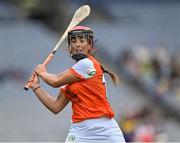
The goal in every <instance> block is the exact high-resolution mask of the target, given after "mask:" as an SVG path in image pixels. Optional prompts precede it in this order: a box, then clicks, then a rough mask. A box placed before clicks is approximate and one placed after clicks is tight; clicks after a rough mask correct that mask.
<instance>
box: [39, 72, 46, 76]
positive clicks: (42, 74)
mask: <svg viewBox="0 0 180 143" xmlns="http://www.w3.org/2000/svg"><path fill="white" fill-rule="evenodd" d="M45 74H46V72H45V71H44V72H41V73H39V74H38V75H39V76H40V77H43V76H44V75H45Z"/></svg>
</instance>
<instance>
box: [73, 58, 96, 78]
mask: <svg viewBox="0 0 180 143" xmlns="http://www.w3.org/2000/svg"><path fill="white" fill-rule="evenodd" d="M72 69H73V70H74V71H75V72H76V73H77V74H79V75H80V76H83V78H85V79H89V78H91V77H93V76H94V75H95V74H96V69H95V67H94V64H93V62H92V61H91V60H90V59H88V58H85V59H82V60H80V61H79V62H77V63H76V64H75V65H73V66H72Z"/></svg>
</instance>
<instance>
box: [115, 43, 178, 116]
mask: <svg viewBox="0 0 180 143" xmlns="http://www.w3.org/2000/svg"><path fill="white" fill-rule="evenodd" d="M170 49H171V48H167V47H165V46H162V45H161V46H159V47H157V48H154V50H152V49H151V47H147V46H137V47H133V48H124V50H123V51H122V52H121V53H120V55H119V57H118V60H117V63H116V64H117V67H118V69H119V71H120V72H121V73H122V75H123V76H124V77H125V79H126V81H128V82H129V83H131V84H133V85H134V86H136V87H138V88H139V89H141V90H142V91H144V92H146V93H148V95H149V97H150V98H151V99H153V100H154V101H155V102H158V104H160V105H162V106H163V107H164V108H165V109H167V111H170V113H172V115H174V116H176V117H178V119H180V106H179V101H180V57H179V55H180V49H178V48H177V49H176V50H173V51H171V50H170Z"/></svg>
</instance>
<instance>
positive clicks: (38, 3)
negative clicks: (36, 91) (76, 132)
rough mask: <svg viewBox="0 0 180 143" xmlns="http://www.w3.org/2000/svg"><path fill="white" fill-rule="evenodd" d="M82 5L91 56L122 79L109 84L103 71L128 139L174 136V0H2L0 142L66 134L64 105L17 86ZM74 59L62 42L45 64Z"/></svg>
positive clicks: (179, 23)
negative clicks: (55, 106) (53, 108)
mask: <svg viewBox="0 0 180 143" xmlns="http://www.w3.org/2000/svg"><path fill="white" fill-rule="evenodd" d="M83 4H89V5H90V6H91V9H92V11H91V15H90V17H88V19H86V20H85V21H84V22H83V23H82V24H84V25H87V26H90V27H91V28H92V29H93V30H94V33H95V39H97V40H98V41H97V42H96V44H95V46H96V48H97V53H96V56H97V57H98V58H99V59H101V61H103V63H104V64H105V65H106V66H107V67H111V68H113V69H114V71H116V72H117V73H118V75H119V76H120V79H121V83H120V85H119V86H118V87H117V88H115V87H113V85H112V84H111V81H110V79H109V78H108V77H106V78H107V79H108V83H107V84H108V97H109V100H110V102H111V104H112V106H113V109H114V111H115V112H116V120H117V121H118V123H119V124H120V126H121V129H122V130H123V132H124V134H125V135H126V140H127V141H148V140H149V141H171V142H173V141H180V120H179V119H180V106H179V101H180V59H179V55H180V49H179V46H180V43H179V38H180V2H179V1H178V0H177V1H176V0H171V1H168V0H151V1H148V0H136V1H133V0H126V1H124V0H119V1H118V0H107V1H102V0H99V1H95V0H91V1H81V0H66V1H65V0H53V1H51V0H18V1H16V0H6V1H4V0H0V141H1V142H4V141H21V142H24V141H52V142H54V141H64V140H65V137H66V135H67V132H68V128H69V125H70V122H71V121H70V120H71V106H70V104H69V105H68V107H66V108H65V109H64V111H63V112H61V113H60V114H58V115H53V114H52V113H51V112H49V111H48V110H47V109H46V108H45V107H43V106H42V104H41V103H40V102H39V101H38V100H37V98H36V97H35V96H34V95H33V93H32V91H28V92H26V91H24V90H23V86H24V83H25V81H26V80H27V79H28V77H29V76H30V74H31V71H32V70H33V69H34V67H35V66H36V65H37V64H39V63H41V62H42V61H43V60H44V58H45V57H46V56H47V54H48V53H49V52H50V51H51V49H52V48H53V47H54V45H55V44H56V43H57V41H58V38H59V37H60V36H61V35H62V33H63V32H64V30H65V29H66V27H67V25H68V24H69V22H70V19H71V18H72V15H73V13H74V11H75V10H76V9H77V8H78V7H79V6H81V5H83ZM63 46H64V47H67V45H66V44H64V45H63ZM72 64H73V62H72V60H71V59H70V57H69V55H68V53H67V51H66V48H63V49H60V50H59V51H58V52H57V54H56V56H55V58H54V60H53V61H52V62H51V63H50V64H49V65H48V71H49V72H54V73H57V72H59V71H63V70H64V69H67V68H69V67H70V66H71V65H72ZM43 86H44V87H45V88H46V89H47V90H48V91H49V92H50V93H51V94H52V95H57V93H58V89H53V88H50V87H48V86H47V85H45V84H44V85H43Z"/></svg>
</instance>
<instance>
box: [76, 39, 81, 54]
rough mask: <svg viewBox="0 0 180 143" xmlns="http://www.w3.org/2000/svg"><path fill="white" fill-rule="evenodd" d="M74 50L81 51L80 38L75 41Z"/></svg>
mask: <svg viewBox="0 0 180 143" xmlns="http://www.w3.org/2000/svg"><path fill="white" fill-rule="evenodd" d="M76 50H77V51H82V43H81V41H80V40H77V41H76Z"/></svg>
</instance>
